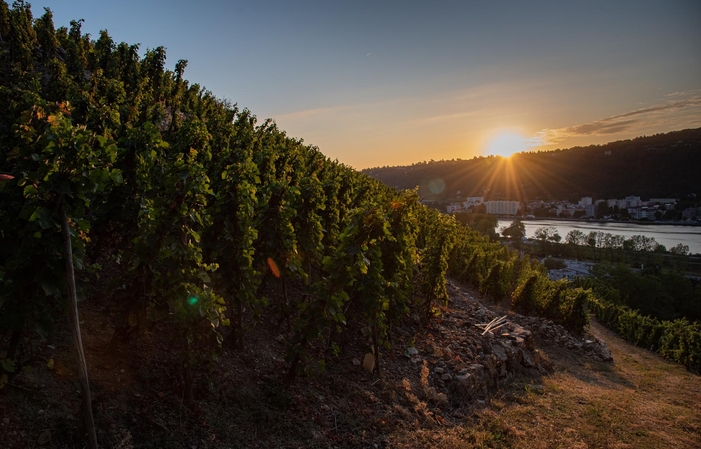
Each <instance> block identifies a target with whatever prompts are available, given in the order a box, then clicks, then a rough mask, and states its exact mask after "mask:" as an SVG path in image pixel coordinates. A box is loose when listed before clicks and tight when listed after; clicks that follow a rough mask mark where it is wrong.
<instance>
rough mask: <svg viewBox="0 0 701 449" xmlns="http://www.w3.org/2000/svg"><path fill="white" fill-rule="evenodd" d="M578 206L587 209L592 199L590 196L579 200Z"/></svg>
mask: <svg viewBox="0 0 701 449" xmlns="http://www.w3.org/2000/svg"><path fill="white" fill-rule="evenodd" d="M579 205H580V206H582V207H587V206H591V205H592V199H591V197H590V196H585V197H584V198H582V199H581V200H579Z"/></svg>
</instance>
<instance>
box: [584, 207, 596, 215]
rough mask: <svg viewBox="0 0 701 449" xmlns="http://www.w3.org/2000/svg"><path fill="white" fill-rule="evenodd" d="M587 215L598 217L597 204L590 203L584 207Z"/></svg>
mask: <svg viewBox="0 0 701 449" xmlns="http://www.w3.org/2000/svg"><path fill="white" fill-rule="evenodd" d="M584 212H585V213H586V215H587V217H596V204H589V205H587V206H585V207H584Z"/></svg>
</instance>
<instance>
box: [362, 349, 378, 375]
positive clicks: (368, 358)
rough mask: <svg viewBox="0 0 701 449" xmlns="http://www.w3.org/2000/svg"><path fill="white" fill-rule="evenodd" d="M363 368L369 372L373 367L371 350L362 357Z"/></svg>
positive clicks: (373, 357) (373, 360) (373, 361)
mask: <svg viewBox="0 0 701 449" xmlns="http://www.w3.org/2000/svg"><path fill="white" fill-rule="evenodd" d="M363 369H364V370H365V371H367V372H368V373H371V372H372V370H374V369H375V356H374V355H373V354H372V353H371V352H368V353H367V354H365V358H364V359H363Z"/></svg>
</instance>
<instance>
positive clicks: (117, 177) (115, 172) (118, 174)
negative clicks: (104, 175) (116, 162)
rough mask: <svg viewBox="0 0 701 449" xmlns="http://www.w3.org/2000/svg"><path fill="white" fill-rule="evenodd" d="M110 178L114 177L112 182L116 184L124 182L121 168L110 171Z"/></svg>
mask: <svg viewBox="0 0 701 449" xmlns="http://www.w3.org/2000/svg"><path fill="white" fill-rule="evenodd" d="M110 179H112V182H114V183H115V184H122V183H123V182H124V178H123V177H122V172H121V170H118V169H116V168H115V169H114V170H112V171H111V172H110Z"/></svg>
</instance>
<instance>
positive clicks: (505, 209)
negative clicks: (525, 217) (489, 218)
mask: <svg viewBox="0 0 701 449" xmlns="http://www.w3.org/2000/svg"><path fill="white" fill-rule="evenodd" d="M484 206H485V207H486V208H487V213H488V214H492V215H516V213H517V212H518V209H519V207H520V203H519V202H518V201H485V202H484Z"/></svg>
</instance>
